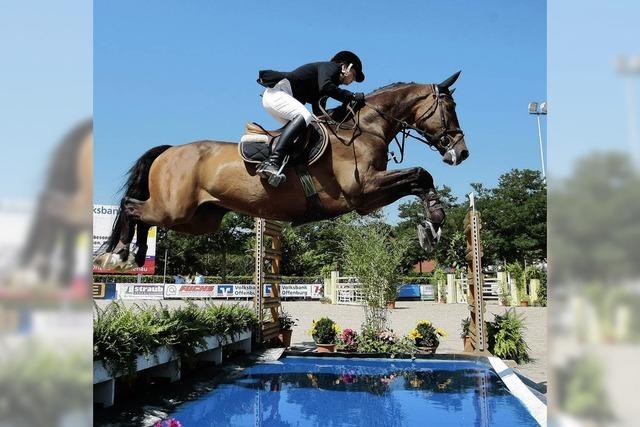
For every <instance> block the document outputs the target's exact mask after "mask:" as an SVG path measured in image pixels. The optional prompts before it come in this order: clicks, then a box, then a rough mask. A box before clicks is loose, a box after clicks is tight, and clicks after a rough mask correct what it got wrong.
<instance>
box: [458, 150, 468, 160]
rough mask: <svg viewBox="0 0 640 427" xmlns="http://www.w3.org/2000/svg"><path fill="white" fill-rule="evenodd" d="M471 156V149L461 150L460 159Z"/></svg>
mask: <svg viewBox="0 0 640 427" xmlns="http://www.w3.org/2000/svg"><path fill="white" fill-rule="evenodd" d="M467 157H469V150H462V151H461V152H460V161H463V160H466V159H467Z"/></svg>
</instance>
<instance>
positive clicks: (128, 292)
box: [116, 283, 164, 299]
mask: <svg viewBox="0 0 640 427" xmlns="http://www.w3.org/2000/svg"><path fill="white" fill-rule="evenodd" d="M116 288H117V292H118V298H122V299H162V298H163V297H164V285H163V284H162V283H153V284H146V283H118V284H117V285H116Z"/></svg>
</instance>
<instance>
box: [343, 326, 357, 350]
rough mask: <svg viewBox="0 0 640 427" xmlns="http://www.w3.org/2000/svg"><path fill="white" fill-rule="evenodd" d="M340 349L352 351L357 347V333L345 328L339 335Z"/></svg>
mask: <svg viewBox="0 0 640 427" xmlns="http://www.w3.org/2000/svg"><path fill="white" fill-rule="evenodd" d="M339 342H340V350H342V351H347V352H353V351H356V350H357V349H358V333H357V332H356V331H354V330H353V329H349V328H346V329H345V330H343V331H342V333H341V334H340V337H339Z"/></svg>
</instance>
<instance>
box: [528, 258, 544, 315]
mask: <svg viewBox="0 0 640 427" xmlns="http://www.w3.org/2000/svg"><path fill="white" fill-rule="evenodd" d="M524 273H525V277H526V280H527V282H528V281H529V280H530V279H538V280H540V287H539V288H538V294H537V295H536V299H537V302H538V304H540V305H541V306H543V307H546V306H547V272H546V271H545V270H544V269H542V268H540V267H536V266H532V267H527V268H526V270H525V272H524Z"/></svg>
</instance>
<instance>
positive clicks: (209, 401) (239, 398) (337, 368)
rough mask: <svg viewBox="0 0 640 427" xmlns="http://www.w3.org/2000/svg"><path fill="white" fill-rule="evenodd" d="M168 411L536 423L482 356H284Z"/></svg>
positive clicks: (248, 420) (310, 419)
mask: <svg viewBox="0 0 640 427" xmlns="http://www.w3.org/2000/svg"><path fill="white" fill-rule="evenodd" d="M171 416H172V417H173V418H175V419H177V420H179V421H180V422H181V423H182V425H183V426H184V427H191V426H199V427H200V426H202V427H204V426H250V425H254V426H384V427H388V426H427V425H433V426H492V427H493V426H509V427H511V426H537V425H539V423H538V422H537V421H536V419H535V418H534V417H533V416H532V414H531V408H529V409H528V408H527V407H525V405H524V404H523V403H522V401H521V400H520V399H518V398H517V397H515V396H514V394H512V391H511V390H510V389H509V388H508V387H507V385H506V384H505V382H504V381H503V380H502V379H501V377H500V376H499V375H498V374H497V373H496V370H495V369H494V368H493V367H492V366H491V364H490V363H489V362H488V359H485V358H479V359H475V360H474V359H470V360H435V359H427V360H414V361H410V360H395V359H358V358H351V359H347V358H319V357H291V356H289V357H285V358H283V359H281V360H279V361H277V362H269V363H260V364H256V365H254V366H252V367H250V368H247V369H245V370H243V371H242V372H239V373H237V374H235V375H233V376H232V377H230V378H229V379H228V380H226V381H224V382H222V383H221V384H220V385H219V386H218V387H217V388H216V389H215V390H214V391H212V392H210V393H208V394H205V395H203V396H202V397H201V398H199V399H198V400H195V401H192V402H189V403H185V404H183V405H181V406H180V407H178V410H176V411H175V412H174V413H173V414H171Z"/></svg>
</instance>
